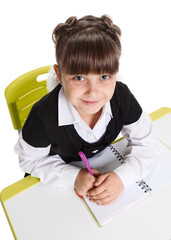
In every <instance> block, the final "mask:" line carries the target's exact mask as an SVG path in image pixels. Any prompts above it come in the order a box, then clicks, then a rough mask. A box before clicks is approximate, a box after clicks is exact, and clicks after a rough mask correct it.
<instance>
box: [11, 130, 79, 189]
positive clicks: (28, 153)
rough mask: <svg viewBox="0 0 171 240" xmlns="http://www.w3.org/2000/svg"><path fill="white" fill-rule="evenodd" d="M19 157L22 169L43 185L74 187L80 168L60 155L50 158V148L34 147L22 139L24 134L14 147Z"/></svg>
mask: <svg viewBox="0 0 171 240" xmlns="http://www.w3.org/2000/svg"><path fill="white" fill-rule="evenodd" d="M14 151H15V152H16V153H17V154H18V155H19V165H20V167H21V169H22V170H23V171H24V172H26V173H29V174H31V176H33V177H37V178H40V180H41V182H42V183H43V184H46V185H48V186H51V187H62V186H74V182H75V179H76V177H77V175H78V173H79V171H80V168H77V167H75V166H72V165H69V164H66V163H65V162H64V161H63V160H62V159H61V157H60V156H59V155H54V156H48V154H49V151H50V146H48V147H41V148H38V147H32V146H31V145H29V144H28V143H27V142H26V141H24V139H23V138H22V133H21V134H20V136H19V140H18V142H17V144H16V145H15V147H14Z"/></svg>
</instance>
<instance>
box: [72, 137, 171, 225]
mask: <svg viewBox="0 0 171 240" xmlns="http://www.w3.org/2000/svg"><path fill="white" fill-rule="evenodd" d="M126 145H127V140H126V139H122V140H120V141H118V142H116V143H114V144H111V145H110V146H109V147H107V148H106V149H105V150H103V151H102V152H100V153H99V154H97V155H96V156H94V157H93V158H90V159H89V163H90V166H91V167H92V168H95V169H98V170H99V171H100V172H101V173H104V172H107V171H111V170H114V169H115V168H117V167H118V166H119V165H120V164H123V157H122V156H123V155H124V150H125V147H126ZM104 157H105V161H104ZM72 164H73V165H76V166H80V167H82V168H85V166H84V164H83V162H79V163H78V162H73V163H72ZM169 183H171V151H170V150H169V149H168V148H166V147H165V146H164V145H163V144H162V143H159V156H158V158H157V160H156V162H155V165H154V167H153V170H152V172H151V173H150V175H148V176H147V177H146V178H144V179H143V180H141V181H139V182H136V183H134V184H132V185H130V186H129V187H128V188H126V189H125V190H124V192H123V193H122V194H121V195H120V197H119V198H118V199H117V200H116V201H115V202H113V203H112V204H110V205H108V206H98V205H97V204H96V203H92V202H90V201H89V200H88V199H87V198H86V197H84V199H85V201H86V203H87V205H88V207H89V208H90V210H91V212H92V213H93V215H94V217H95V218H96V220H97V221H98V222H99V224H100V225H104V224H106V223H108V222H109V221H111V220H112V219H114V218H115V217H116V216H118V215H119V214H121V213H122V212H123V211H125V210H127V209H129V208H130V207H132V206H133V205H135V204H136V203H138V202H140V201H142V200H143V199H144V198H147V197H148V196H149V195H150V194H152V193H153V192H155V191H157V190H159V189H160V188H161V187H164V186H166V185H167V184H169Z"/></svg>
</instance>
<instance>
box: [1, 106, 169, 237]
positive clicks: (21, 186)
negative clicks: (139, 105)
mask: <svg viewBox="0 0 171 240" xmlns="http://www.w3.org/2000/svg"><path fill="white" fill-rule="evenodd" d="M169 113H171V108H168V107H163V108H160V109H158V110H156V111H154V112H152V113H151V114H149V116H150V117H151V119H152V120H153V121H156V120H157V119H159V118H161V117H163V116H165V115H167V114H169ZM119 140H120V139H118V140H117V141H119ZM39 182H40V180H39V179H38V178H35V177H31V176H28V177H26V178H24V179H22V180H20V181H18V182H16V183H14V184H12V185H10V186H8V187H6V188H4V189H3V190H2V192H1V194H0V201H1V203H2V206H3V208H4V211H5V214H6V217H7V219H8V222H9V225H10V227H11V230H12V232H13V235H14V238H15V239H16V240H17V236H16V234H15V231H14V228H13V226H12V223H11V221H10V218H9V216H8V213H7V210H6V208H5V205H4V202H5V201H7V200H8V199H10V198H12V197H14V196H15V195H17V194H19V193H21V192H23V191H25V190H26V189H28V188H30V187H32V186H34V185H35V184H37V183H39Z"/></svg>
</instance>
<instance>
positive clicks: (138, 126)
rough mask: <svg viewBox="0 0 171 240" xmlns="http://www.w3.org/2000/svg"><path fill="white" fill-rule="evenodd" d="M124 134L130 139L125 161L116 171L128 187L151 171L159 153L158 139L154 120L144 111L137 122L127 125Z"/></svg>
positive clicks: (123, 130)
mask: <svg viewBox="0 0 171 240" xmlns="http://www.w3.org/2000/svg"><path fill="white" fill-rule="evenodd" d="M122 134H123V136H124V137H125V138H126V139H127V140H128V145H127V148H126V150H125V154H124V155H125V156H124V159H125V163H124V164H122V165H121V166H120V167H118V168H117V169H116V170H115V171H114V172H115V173H116V174H117V175H118V176H119V177H120V178H121V180H122V182H123V184H124V186H125V187H127V186H129V185H130V184H131V183H134V182H136V181H139V180H142V179H143V178H145V177H146V176H147V175H148V174H149V173H150V172H151V170H152V167H153V165H154V163H155V160H156V158H157V155H158V140H157V138H156V136H155V133H154V129H153V123H152V120H151V118H150V117H149V116H148V115H147V114H146V113H144V112H143V113H142V114H141V116H140V118H139V120H138V121H137V122H135V123H132V124H129V125H125V126H124V127H123V129H122Z"/></svg>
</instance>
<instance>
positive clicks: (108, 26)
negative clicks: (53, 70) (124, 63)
mask: <svg viewBox="0 0 171 240" xmlns="http://www.w3.org/2000/svg"><path fill="white" fill-rule="evenodd" d="M120 36H121V30H120V28H119V27H118V26H116V25H115V24H113V22H112V20H111V18H110V17H109V16H107V15H103V16H101V17H100V18H98V17H94V16H91V15H88V16H85V17H82V18H80V19H77V18H76V17H70V18H68V19H67V20H66V22H65V23H60V24H58V25H57V26H56V27H55V29H54V31H53V34H52V39H53V41H54V44H55V49H56V61H57V64H58V66H59V71H60V73H61V71H65V73H67V74H71V75H74V74H88V73H95V74H103V73H108V74H114V73H117V72H118V70H119V58H120V55H121V43H120Z"/></svg>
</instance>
